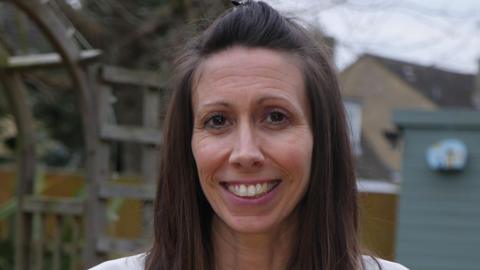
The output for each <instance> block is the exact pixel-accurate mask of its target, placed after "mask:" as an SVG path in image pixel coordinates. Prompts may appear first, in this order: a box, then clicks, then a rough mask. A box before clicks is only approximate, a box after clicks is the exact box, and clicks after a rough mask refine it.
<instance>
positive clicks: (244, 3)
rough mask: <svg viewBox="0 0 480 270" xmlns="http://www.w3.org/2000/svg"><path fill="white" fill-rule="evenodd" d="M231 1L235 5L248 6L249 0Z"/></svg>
mask: <svg viewBox="0 0 480 270" xmlns="http://www.w3.org/2000/svg"><path fill="white" fill-rule="evenodd" d="M230 2H232V4H233V5H234V6H236V7H238V6H246V5H247V4H248V2H249V1H248V0H240V1H236V0H230Z"/></svg>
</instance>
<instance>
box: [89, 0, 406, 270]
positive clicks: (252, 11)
mask: <svg viewBox="0 0 480 270" xmlns="http://www.w3.org/2000/svg"><path fill="white" fill-rule="evenodd" d="M234 3H235V4H236V5H237V6H236V7H235V8H233V9H232V10H230V11H228V12H227V13H226V14H224V15H223V16H221V17H220V18H218V19H217V20H216V21H215V22H214V23H213V24H212V25H211V26H210V27H209V28H208V29H207V30H206V31H205V32H204V33H202V34H201V35H200V36H199V37H198V38H197V39H195V40H194V42H193V43H192V44H190V45H189V46H188V48H187V49H186V52H185V53H184V54H183V55H182V56H181V57H180V58H179V59H178V62H177V69H176V72H175V76H176V79H175V81H174V84H175V85H174V92H173V96H172V100H171V103H170V107H169V109H168V113H167V117H166V122H165V125H164V147H163V150H162V151H163V154H162V163H161V173H160V175H161V176H160V182H159V186H158V191H157V199H156V202H155V214H154V223H155V224H154V228H155V239H154V244H153V247H152V249H151V250H150V251H149V252H148V253H146V254H145V255H137V256H134V257H128V258H123V259H119V260H115V261H110V262H107V263H104V264H102V265H100V266H98V268H95V269H148V270H159V269H162V270H163V269H179V270H180V269H182V270H183V269H205V270H206V269H342V270H360V269H380V268H382V269H387V270H389V269H405V268H404V267H403V266H400V265H398V264H394V263H390V262H386V261H382V260H376V259H373V258H370V257H362V256H361V255H360V248H359V244H358V239H357V204H356V183H355V175H354V166H353V161H352V155H351V151H350V143H349V140H348V134H347V128H346V120H345V113H344V109H343V105H342V101H341V97H340V94H339V90H338V83H337V79H336V75H335V73H334V71H333V69H332V67H331V65H330V63H329V61H328V57H327V54H326V53H325V50H324V49H323V47H321V45H319V44H318V43H317V41H316V40H315V39H314V38H312V35H311V34H310V33H309V32H308V31H306V30H305V29H304V28H303V27H302V26H300V25H299V24H297V23H295V22H294V21H292V20H291V19H288V18H285V17H283V16H281V15H280V14H279V13H278V12H277V11H275V10H274V9H272V8H271V7H270V6H268V5H267V4H265V3H263V2H254V1H247V2H242V3H237V2H234Z"/></svg>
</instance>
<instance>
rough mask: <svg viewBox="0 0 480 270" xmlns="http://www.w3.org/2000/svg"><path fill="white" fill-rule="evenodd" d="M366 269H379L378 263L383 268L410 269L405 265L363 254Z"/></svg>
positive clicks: (386, 269) (390, 269)
mask: <svg viewBox="0 0 480 270" xmlns="http://www.w3.org/2000/svg"><path fill="white" fill-rule="evenodd" d="M362 259H363V263H364V265H365V270H379V269H380V268H379V267H378V265H379V264H380V266H381V267H382V268H381V269H382V270H408V268H406V267H405V266H403V265H401V264H399V263H394V262H390V261H386V260H382V259H378V258H375V259H374V258H372V257H371V256H362Z"/></svg>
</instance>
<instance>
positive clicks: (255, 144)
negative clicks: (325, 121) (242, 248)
mask: <svg viewBox="0 0 480 270" xmlns="http://www.w3.org/2000/svg"><path fill="white" fill-rule="evenodd" d="M192 95H193V96H192V106H193V111H194V131H193V137H192V151H193V155H194V158H195V161H196V164H197V168H198V175H199V178H200V184H201V187H202V190H203V192H204V194H205V196H206V198H207V200H208V201H209V203H210V205H211V206H212V208H213V210H214V211H215V213H216V215H217V216H218V217H219V218H220V219H221V220H222V221H223V222H224V223H225V224H227V225H228V226H229V227H230V228H231V229H233V230H235V231H238V232H244V233H245V232H246V233H259V232H267V231H268V230H271V229H275V228H278V226H280V225H285V222H287V223H288V222H289V221H287V220H291V219H287V218H288V217H289V216H290V214H291V213H292V211H293V210H294V208H295V207H296V206H297V205H298V203H299V201H300V199H301V198H302V197H303V195H304V193H305V190H306V187H307V185H308V182H309V176H310V164H311V157H312V146H313V137H312V131H311V129H310V125H309V120H308V119H309V115H308V112H309V108H308V105H307V104H308V103H307V98H306V95H305V87H304V83H303V77H302V73H301V70H300V68H299V65H298V60H297V59H296V58H294V57H293V56H291V55H287V54H284V53H279V52H275V51H273V50H268V49H259V48H255V49H252V48H249V49H247V48H243V47H234V48H232V49H228V50H226V51H223V52H220V53H217V54H214V55H212V56H210V57H209V58H208V59H207V60H206V61H205V62H203V63H202V65H201V66H200V67H199V71H198V74H197V77H196V80H195V83H194V88H193V92H192ZM287 225H288V224H287Z"/></svg>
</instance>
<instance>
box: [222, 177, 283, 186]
mask: <svg viewBox="0 0 480 270" xmlns="http://www.w3.org/2000/svg"><path fill="white" fill-rule="evenodd" d="M277 181H278V182H279V181H281V180H280V179H279V178H270V179H241V180H240V179H237V180H232V181H220V183H221V184H225V185H249V184H262V183H269V182H277Z"/></svg>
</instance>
